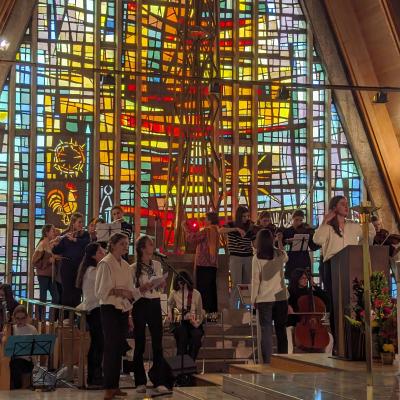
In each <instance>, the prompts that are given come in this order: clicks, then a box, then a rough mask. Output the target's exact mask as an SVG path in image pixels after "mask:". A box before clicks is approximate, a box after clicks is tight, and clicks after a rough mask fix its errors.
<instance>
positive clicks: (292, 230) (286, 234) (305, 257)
mask: <svg viewBox="0 0 400 400" xmlns="http://www.w3.org/2000/svg"><path fill="white" fill-rule="evenodd" d="M304 218H305V215H304V211H302V210H296V211H295V212H294V213H293V214H292V225H291V226H290V227H289V228H285V229H284V230H283V243H284V244H288V245H289V250H288V257H289V261H288V262H287V263H286V266H285V278H286V279H290V277H291V275H292V272H293V271H294V270H295V269H296V268H300V269H302V270H303V271H304V270H306V269H311V257H310V252H309V250H311V251H315V250H318V249H319V248H320V246H319V245H317V244H315V243H314V241H313V236H314V229H312V228H311V227H310V226H309V225H308V224H305V223H304ZM296 234H304V235H309V237H308V244H307V246H301V250H300V251H293V250H292V249H293V246H294V244H295V239H294V236H295V235H296Z"/></svg>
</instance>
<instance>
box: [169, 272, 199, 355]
mask: <svg viewBox="0 0 400 400" xmlns="http://www.w3.org/2000/svg"><path fill="white" fill-rule="evenodd" d="M182 292H183V293H182ZM182 297H183V321H182ZM174 312H177V314H178V315H179V321H178V320H177V319H176V318H175V315H174ZM204 316H205V311H204V310H203V302H202V298H201V294H200V292H199V291H198V290H196V289H194V288H193V281H192V279H191V277H190V275H189V274H188V273H187V272H186V271H182V272H180V273H179V275H177V276H176V277H175V279H174V290H173V291H172V292H171V293H170V295H169V298H168V319H169V321H170V322H171V324H172V327H173V329H172V331H173V334H174V337H175V341H176V348H177V354H178V355H181V354H189V356H190V357H191V358H192V359H193V360H196V358H197V355H198V354H199V350H200V347H201V338H202V337H203V335H204V330H203V326H202V324H203V319H204Z"/></svg>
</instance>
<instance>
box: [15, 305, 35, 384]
mask: <svg viewBox="0 0 400 400" xmlns="http://www.w3.org/2000/svg"><path fill="white" fill-rule="evenodd" d="M13 322H14V323H15V325H13V329H12V332H13V335H14V336H22V335H37V334H38V331H37V330H36V328H35V327H34V326H33V325H31V324H28V313H27V311H26V308H25V307H24V306H23V305H19V306H17V307H15V309H14V312H13ZM32 370H33V362H32V357H29V356H20V357H18V356H17V357H12V358H11V360H10V378H11V389H21V388H22V376H23V374H31V373H32Z"/></svg>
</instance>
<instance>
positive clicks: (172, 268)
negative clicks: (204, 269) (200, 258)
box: [155, 254, 190, 376]
mask: <svg viewBox="0 0 400 400" xmlns="http://www.w3.org/2000/svg"><path fill="white" fill-rule="evenodd" d="M155 256H156V257H158V258H159V260H160V262H161V265H162V266H165V267H167V268H168V269H169V270H170V271H171V272H172V274H173V275H174V276H178V275H179V277H180V279H181V280H182V281H183V282H185V284H186V287H187V289H188V291H189V284H190V283H189V281H188V280H187V279H186V278H185V277H184V276H182V275H180V274H179V272H178V271H177V270H176V268H175V267H173V266H172V265H170V264H168V263H167V262H166V261H165V259H166V257H161V256H160V255H157V254H155ZM184 289H185V288H184V287H183V288H181V290H182V307H181V310H180V311H181V322H180V325H181V330H183V329H184V328H183V322H184V321H183V315H184V310H185V306H184V300H185V291H184ZM184 356H185V352H184V349H183V348H182V349H181V369H180V375H181V376H183V369H184Z"/></svg>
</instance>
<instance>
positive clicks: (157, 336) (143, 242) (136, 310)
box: [131, 236, 170, 394]
mask: <svg viewBox="0 0 400 400" xmlns="http://www.w3.org/2000/svg"><path fill="white" fill-rule="evenodd" d="M135 253H136V263H134V264H133V265H132V276H133V284H134V286H135V287H136V288H142V296H141V298H140V299H139V300H137V301H136V302H135V303H134V304H133V310H132V315H133V326H134V327H135V350H134V355H133V368H134V370H133V373H134V376H135V385H136V391H137V393H146V390H147V389H146V383H147V378H146V372H145V369H144V363H143V353H144V350H145V346H146V324H147V326H148V327H149V331H150V335H151V345H152V350H153V365H152V367H151V368H150V370H149V373H148V376H149V378H150V380H151V382H152V383H153V385H154V387H155V391H156V392H157V393H158V394H167V393H169V392H170V390H169V389H168V388H167V385H169V380H168V376H167V373H166V372H167V364H166V361H165V360H164V356H163V348H162V334H163V327H162V313H161V301H160V290H159V289H160V288H162V287H163V285H161V286H159V287H155V286H154V285H153V283H152V280H153V279H154V278H162V276H163V271H162V267H161V263H160V262H159V261H157V260H153V259H152V257H153V253H154V243H153V241H152V240H151V239H150V237H149V236H142V237H140V238H139V239H138V240H137V241H136V246H135ZM131 280H132V279H131ZM164 285H165V282H164Z"/></svg>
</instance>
